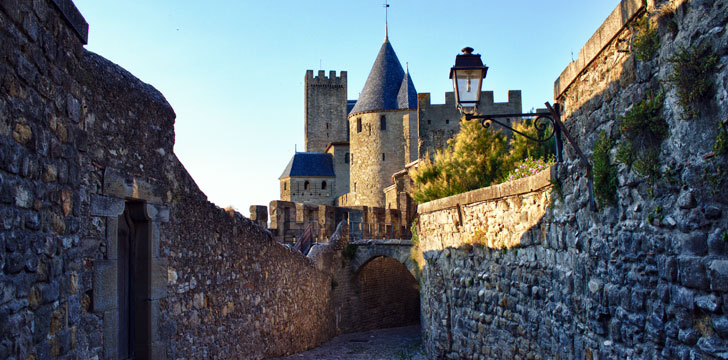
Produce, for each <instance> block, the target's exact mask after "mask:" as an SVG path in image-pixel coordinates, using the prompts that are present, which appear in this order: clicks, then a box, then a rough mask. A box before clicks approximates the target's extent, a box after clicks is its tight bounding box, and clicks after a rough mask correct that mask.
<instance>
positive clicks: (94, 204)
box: [90, 194, 126, 217]
mask: <svg viewBox="0 0 728 360" xmlns="http://www.w3.org/2000/svg"><path fill="white" fill-rule="evenodd" d="M125 207H126V202H125V201H124V199H119V198H115V197H110V196H101V195H96V194H92V195H91V209H90V212H91V215H92V216H108V217H112V216H119V215H121V214H122V213H123V212H124V208H125Z"/></svg>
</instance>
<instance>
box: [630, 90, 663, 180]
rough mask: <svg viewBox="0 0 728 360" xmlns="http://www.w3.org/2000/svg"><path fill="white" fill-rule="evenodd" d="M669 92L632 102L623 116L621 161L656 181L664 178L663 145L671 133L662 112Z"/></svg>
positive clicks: (650, 94) (648, 95)
mask: <svg viewBox="0 0 728 360" xmlns="http://www.w3.org/2000/svg"><path fill="white" fill-rule="evenodd" d="M664 101H665V95H664V93H663V92H662V91H660V92H659V93H657V95H653V94H652V93H648V94H647V97H646V98H644V99H642V101H640V103H638V104H636V105H634V106H632V107H631V108H630V109H629V110H628V111H627V112H626V113H625V114H624V115H623V116H621V117H619V118H618V120H619V132H620V135H621V136H622V139H623V140H622V142H621V144H620V145H619V147H618V148H617V161H619V162H622V163H624V164H626V165H627V167H628V168H629V169H634V170H635V171H637V173H639V174H640V175H642V176H645V177H647V178H648V180H649V182H650V184H653V185H654V183H655V182H656V181H657V179H659V178H660V176H661V174H660V157H659V155H660V145H661V144H662V141H663V140H664V139H665V138H666V137H667V136H668V135H669V134H670V131H669V128H668V125H667V122H666V121H665V119H664V118H663V117H662V116H661V112H662V104H663V102H664Z"/></svg>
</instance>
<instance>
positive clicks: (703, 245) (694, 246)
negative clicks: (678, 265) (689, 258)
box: [682, 232, 708, 256]
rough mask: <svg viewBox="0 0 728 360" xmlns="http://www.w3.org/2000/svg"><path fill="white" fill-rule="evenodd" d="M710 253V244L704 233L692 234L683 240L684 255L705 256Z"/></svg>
mask: <svg viewBox="0 0 728 360" xmlns="http://www.w3.org/2000/svg"><path fill="white" fill-rule="evenodd" d="M707 253H708V242H707V239H706V236H705V234H704V233H702V232H701V233H693V234H690V235H689V236H688V237H686V238H685V239H684V240H683V243H682V254H683V255H695V256H703V255H705V254H707Z"/></svg>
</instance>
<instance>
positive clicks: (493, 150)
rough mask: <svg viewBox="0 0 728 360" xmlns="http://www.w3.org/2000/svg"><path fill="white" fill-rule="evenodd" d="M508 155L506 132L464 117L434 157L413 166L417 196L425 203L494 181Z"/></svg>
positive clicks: (419, 200)
mask: <svg viewBox="0 0 728 360" xmlns="http://www.w3.org/2000/svg"><path fill="white" fill-rule="evenodd" d="M506 155H507V148H506V137H505V135H503V133H502V132H500V131H491V130H488V129H484V128H483V127H482V126H480V123H479V122H478V121H464V122H462V123H461V129H460V132H459V133H458V134H457V136H455V137H454V138H452V139H450V140H448V147H447V148H445V149H443V150H439V151H438V152H437V153H436V154H435V159H434V161H430V160H429V159H427V160H425V161H423V162H422V163H420V165H419V166H418V167H417V169H414V170H412V173H411V174H410V175H411V177H412V180H413V182H414V193H413V198H414V200H415V201H417V202H418V203H423V202H426V201H430V200H434V199H439V198H443V197H446V196H450V195H455V194H459V193H463V192H466V191H469V190H474V189H478V188H481V187H484V186H488V185H491V184H492V183H493V182H494V181H495V180H496V179H500V178H502V177H503V164H504V162H505V160H506Z"/></svg>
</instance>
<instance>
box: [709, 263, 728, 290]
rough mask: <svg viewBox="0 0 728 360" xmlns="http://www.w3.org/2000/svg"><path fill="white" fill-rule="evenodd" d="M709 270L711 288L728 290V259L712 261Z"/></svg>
mask: <svg viewBox="0 0 728 360" xmlns="http://www.w3.org/2000/svg"><path fill="white" fill-rule="evenodd" d="M708 271H709V275H710V288H711V289H712V290H713V291H728V260H715V261H711V262H710V264H709V265H708Z"/></svg>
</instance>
